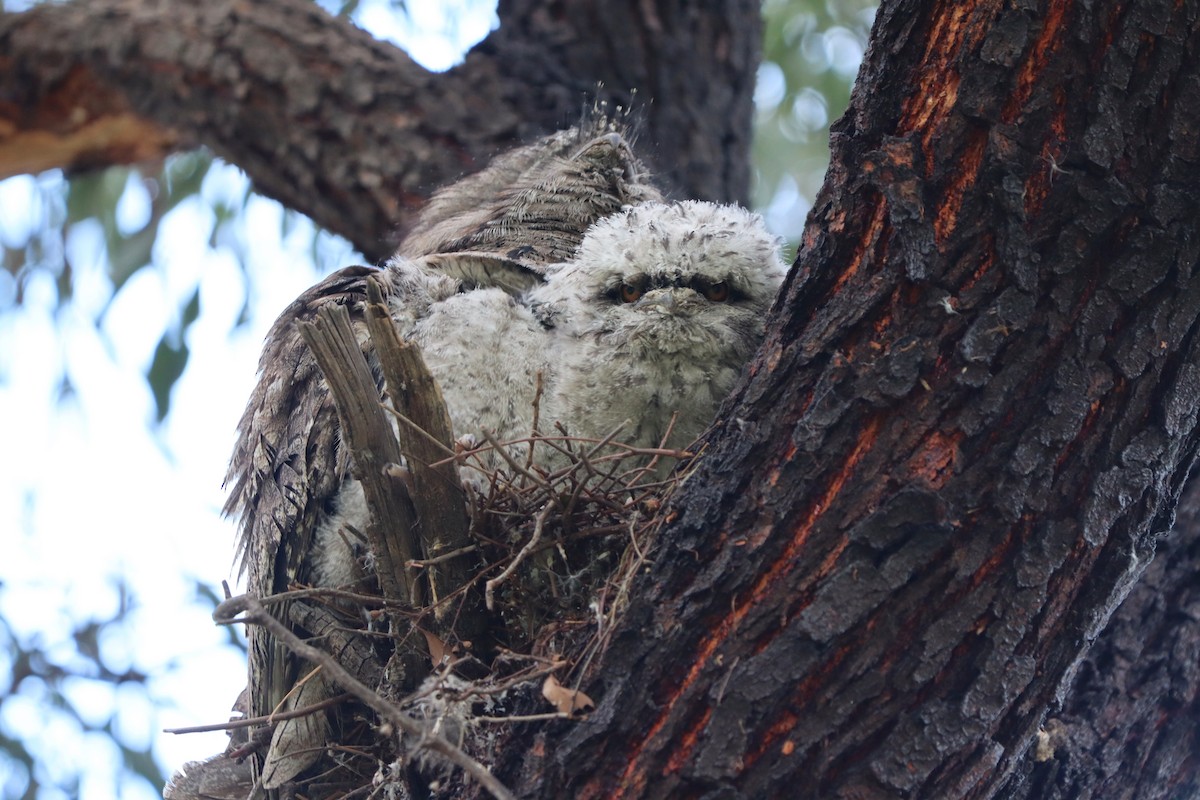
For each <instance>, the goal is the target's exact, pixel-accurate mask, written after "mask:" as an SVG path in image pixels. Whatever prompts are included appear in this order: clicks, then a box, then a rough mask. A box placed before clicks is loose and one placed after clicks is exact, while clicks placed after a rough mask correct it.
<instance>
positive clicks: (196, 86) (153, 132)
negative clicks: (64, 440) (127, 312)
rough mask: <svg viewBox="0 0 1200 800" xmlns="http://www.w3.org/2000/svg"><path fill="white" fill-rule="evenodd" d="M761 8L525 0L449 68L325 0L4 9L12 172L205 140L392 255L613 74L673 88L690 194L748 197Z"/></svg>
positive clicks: (620, 86) (675, 170) (646, 91)
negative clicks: (341, 14)
mask: <svg viewBox="0 0 1200 800" xmlns="http://www.w3.org/2000/svg"><path fill="white" fill-rule="evenodd" d="M757 7H758V6H757V3H756V2H754V0H720V2H716V3H707V4H705V6H704V8H703V9H699V8H693V7H692V6H691V4H682V5H680V4H663V7H661V8H658V7H651V6H648V5H646V4H644V3H638V2H634V1H633V0H627V1H626V2H605V0H575V2H572V3H567V4H563V5H562V6H561V7H557V6H555V5H552V4H546V3H543V2H538V1H537V0H505V2H501V3H500V8H499V10H498V13H499V16H500V20H501V25H500V28H499V29H498V30H497V31H495V32H493V33H492V35H491V36H489V37H488V38H487V39H486V40H485V41H483V42H482V43H481V44H480V45H479V46H477V47H476V48H474V49H473V50H472V51H471V53H470V55H469V57H468V58H467V60H466V62H465V63H463V64H462V65H460V66H459V67H456V68H455V69H452V70H450V71H449V72H446V73H444V74H433V73H429V72H427V71H425V70H424V69H422V68H421V67H420V66H418V65H417V64H415V63H414V62H413V61H412V60H410V59H409V58H408V57H407V56H406V55H405V54H404V53H403V52H402V51H401V50H399V49H398V48H396V47H393V46H391V45H389V44H387V43H383V42H379V41H376V40H375V39H374V38H372V37H371V36H370V35H368V34H367V33H365V32H363V31H361V30H359V29H357V28H355V27H354V26H353V25H351V24H349V23H348V22H346V21H344V20H338V19H335V18H333V17H331V16H330V15H329V14H326V13H325V12H324V11H322V10H320V9H319V8H317V7H316V6H315V5H314V4H313V3H312V1H311V0H272V1H271V2H269V3H243V2H237V0H213V1H212V2H205V3H177V2H172V1H171V0H151V1H150V2H137V3H131V2H128V0H92V1H91V2H87V3H71V4H62V5H46V6H41V7H38V8H35V9H33V10H31V11H28V12H26V13H22V14H4V15H0V176H4V175H11V174H15V173H18V172H30V171H37V170H42V169H49V168H51V167H64V168H67V169H70V170H76V169H86V168H89V167H95V166H102V165H107V164H115V163H131V162H138V161H146V160H148V159H153V158H161V157H162V156H164V155H166V154H168V153H170V152H172V151H174V150H177V149H180V148H187V147H196V146H197V145H205V146H207V147H209V148H211V149H212V150H213V152H215V153H216V154H217V155H219V156H221V157H223V158H225V159H227V160H228V161H231V162H232V163H234V164H237V165H238V166H240V167H241V168H242V169H244V170H245V171H246V172H247V174H248V175H249V176H250V178H251V180H253V182H254V186H255V188H256V189H258V190H259V191H261V192H263V193H264V194H267V195H270V196H271V197H274V198H276V199H277V200H279V201H280V202H282V203H284V204H285V205H287V206H288V207H290V208H293V209H296V210H298V211H302V212H304V213H305V214H307V215H309V216H310V217H312V218H313V219H314V220H315V221H316V222H317V223H318V224H320V225H322V226H324V227H325V228H328V229H329V230H331V231H334V232H335V233H338V234H341V235H342V236H345V237H346V238H348V239H349V240H350V241H351V242H352V243H353V244H354V245H355V247H357V248H358V249H359V250H360V251H361V252H363V253H364V254H365V255H366V256H367V257H368V258H370V259H372V260H375V261H378V260H380V259H383V258H386V257H387V256H389V255H391V253H392V251H393V250H394V249H395V245H396V242H397V241H398V240H399V238H400V234H401V233H402V231H403V229H404V227H405V225H406V224H407V223H408V221H409V219H410V215H411V213H412V212H413V211H414V210H415V209H416V208H418V207H419V206H420V205H421V203H422V202H424V200H425V199H426V198H427V197H428V195H429V192H430V191H431V190H433V189H435V188H437V187H438V186H440V185H442V184H445V183H448V182H449V181H450V180H451V179H453V178H456V177H458V176H460V175H462V174H464V173H466V172H471V171H473V170H475V169H478V168H479V167H481V166H483V164H486V163H487V161H488V159H490V158H491V156H493V155H494V154H495V153H497V152H499V151H501V150H505V149H508V148H509V147H511V146H513V145H514V144H517V143H520V142H525V141H529V140H531V139H533V138H534V137H536V136H538V135H541V134H544V133H549V132H551V131H555V130H559V129H561V128H565V127H568V126H569V125H571V124H573V123H575V122H576V121H578V119H579V117H580V114H581V113H583V110H584V108H585V107H590V105H591V103H592V98H593V97H597V87H598V86H600V87H602V89H601V90H600V92H599V95H598V98H599V99H600V100H603V101H606V102H608V103H609V104H610V105H614V106H615V105H624V106H626V107H628V106H629V105H630V103H631V98H630V93H631V90H633V89H637V90H638V92H639V95H640V98H644V99H645V100H646V101H649V99H650V98H653V102H642V101H641V100H635V101H632V102H633V104H634V107H635V109H637V111H636V115H637V116H639V117H641V118H642V119H643V120H644V130H643V135H642V136H641V139H642V145H643V149H645V150H646V155H647V157H648V158H649V160H650V162H651V164H652V165H655V166H656V168H657V169H658V171H659V173H660V177H662V178H663V179H664V180H665V182H666V184H667V185H668V186H669V187H671V188H672V189H674V190H675V191H676V192H678V193H679V195H680V196H685V197H697V198H703V199H710V200H726V201H730V200H736V201H740V202H745V201H746V199H747V198H748V196H749V175H750V172H749V162H748V152H749V144H750V126H751V122H752V119H753V114H752V111H753V108H752V105H751V96H752V92H753V85H754V74H755V68H756V66H757V64H758V59H759V53H760V28H761V23H760V21H759V19H758V15H757ZM680 65H687V68H686V69H680V68H679V66H680ZM659 153H661V154H662V157H661V158H659V157H657V154H659Z"/></svg>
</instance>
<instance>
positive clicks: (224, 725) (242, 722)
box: [163, 692, 353, 733]
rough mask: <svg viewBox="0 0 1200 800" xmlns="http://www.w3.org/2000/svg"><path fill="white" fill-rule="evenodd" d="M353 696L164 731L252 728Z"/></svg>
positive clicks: (340, 695)
mask: <svg viewBox="0 0 1200 800" xmlns="http://www.w3.org/2000/svg"><path fill="white" fill-rule="evenodd" d="M351 697H353V695H352V694H350V693H349V692H343V693H342V694H339V695H336V696H334V697H329V698H326V699H325V700H322V701H320V702H319V703H313V704H312V705H307V706H304V707H303V708H297V709H295V710H294V711H279V712H277V713H275V714H266V715H264V716H261V717H242V718H241V719H231V720H229V721H228V722H215V723H213V724H212V725H194V726H192V727H190V728H163V733H212V732H213V731H232V730H237V729H238V728H250V727H253V726H255V725H263V724H265V723H269V722H282V721H283V720H285V719H296V718H298V717H307V716H308V715H309V714H315V713H317V712H318V711H324V710H325V709H327V708H333V707H334V706H336V705H338V704H340V703H344V702H346V701H347V700H349V699H350V698H351Z"/></svg>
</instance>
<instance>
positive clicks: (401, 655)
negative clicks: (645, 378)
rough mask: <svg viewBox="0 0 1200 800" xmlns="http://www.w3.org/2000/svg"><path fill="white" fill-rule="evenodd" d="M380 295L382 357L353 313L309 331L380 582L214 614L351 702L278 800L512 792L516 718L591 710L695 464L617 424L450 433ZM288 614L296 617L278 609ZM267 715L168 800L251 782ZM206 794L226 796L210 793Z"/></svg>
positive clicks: (301, 592) (424, 373)
mask: <svg viewBox="0 0 1200 800" xmlns="http://www.w3.org/2000/svg"><path fill="white" fill-rule="evenodd" d="M368 296H369V302H368V305H367V308H366V312H365V324H366V327H367V329H368V331H369V336H370V339H371V341H372V343H373V347H372V348H371V349H370V352H371V353H372V355H371V356H366V355H364V353H363V350H362V348H361V347H360V345H359V344H358V343H357V339H356V337H355V331H354V328H353V325H352V323H351V321H350V318H349V316H348V314H347V312H346V310H345V309H344V308H342V307H338V306H330V307H327V308H323V309H322V310H321V311H320V312H319V314H318V316H317V320H316V322H315V323H313V324H312V325H307V326H306V327H304V329H303V331H302V332H303V333H304V336H305V338H306V340H307V341H308V344H309V346H310V347H311V348H312V349H313V352H314V353H315V354H316V355H317V358H318V362H319V363H320V364H321V367H322V370H323V371H324V373H325V376H326V379H327V381H328V383H329V385H330V388H331V390H332V392H333V396H334V399H335V402H336V404H337V406H338V412H339V421H340V423H341V427H342V434H343V439H344V441H345V442H346V443H347V445H348V446H349V447H351V448H352V450H353V454H354V460H355V464H356V468H357V470H358V471H357V472H356V477H358V478H359V479H360V480H361V481H362V482H363V485H364V492H365V494H366V497H367V501H368V506H369V507H370V510H371V518H372V521H371V524H370V525H369V526H368V530H367V531H363V532H351V533H352V534H356V535H357V534H361V539H362V541H361V545H362V546H361V552H362V554H363V555H362V557H363V563H364V566H365V567H366V569H365V572H366V573H367V574H369V575H370V576H372V577H371V579H370V580H368V581H366V582H364V584H363V585H357V586H351V587H338V588H336V589H334V588H315V587H302V586H297V587H291V588H290V590H289V591H288V592H284V593H281V594H279V595H275V596H273V597H269V598H263V599H256V598H250V597H244V596H243V597H235V598H230V599H228V600H227V601H226V602H225V603H223V604H222V605H221V606H220V607H218V609H217V612H216V613H215V614H214V616H215V617H216V618H217V620H218V621H219V622H223V623H227V624H228V623H246V624H251V625H264V626H265V627H267V628H268V629H269V630H270V632H271V633H272V635H274V636H275V637H276V638H278V639H280V640H281V641H283V642H284V643H285V644H287V645H288V646H289V647H290V648H291V649H292V650H293V651H294V652H296V653H297V654H298V655H300V656H301V657H303V658H304V659H306V660H307V661H308V662H309V663H310V664H312V665H313V667H314V669H320V670H322V671H324V672H325V674H326V675H327V676H330V677H332V678H333V679H334V681H335V682H336V683H338V684H339V685H340V686H341V687H342V688H343V689H344V690H345V692H346V693H345V694H344V695H342V696H340V697H337V698H334V699H333V700H331V701H329V703H327V704H322V706H323V707H322V708H315V709H305V710H304V711H308V713H326V714H330V715H331V718H332V719H333V720H334V721H335V725H334V730H335V731H336V741H333V742H330V743H329V744H328V746H327V748H326V752H325V754H324V756H323V758H322V760H321V762H320V764H319V767H318V768H317V769H314V770H311V771H310V772H309V773H307V775H308V776H309V777H306V778H305V780H304V781H303V782H302V783H297V784H296V785H295V786H291V787H287V789H286V790H285V791H284V792H282V793H281V795H282V796H287V795H288V794H289V792H290V793H291V794H294V795H295V796H299V797H338V798H356V797H361V798H405V797H416V796H431V797H467V796H472V795H476V794H478V793H480V792H483V793H486V794H490V795H491V796H494V797H510V796H512V795H511V793H510V792H509V791H508V789H506V788H505V787H504V786H502V785H501V784H500V783H499V782H498V781H497V780H496V779H495V778H494V777H493V776H492V775H491V773H490V771H489V770H488V768H487V765H488V764H489V763H491V762H493V761H494V756H495V754H496V753H497V752H498V749H499V748H500V747H502V746H503V743H504V741H505V740H506V739H507V737H508V735H509V734H510V733H511V731H512V730H513V728H514V726H517V725H527V724H538V723H541V724H545V723H546V722H547V721H553V720H564V719H565V720H570V719H578V718H580V717H581V716H585V715H586V714H587V713H588V711H589V710H590V709H591V708H592V706H593V701H592V699H591V698H589V697H588V696H587V695H586V694H584V693H583V692H582V691H580V688H579V687H581V686H583V685H586V684H587V682H588V680H589V678H590V677H591V676H592V675H593V674H594V672H595V671H596V670H598V669H599V668H600V664H601V663H602V655H603V653H604V650H605V648H606V647H607V645H608V642H609V637H610V634H611V631H612V630H613V629H614V627H615V624H616V621H617V619H618V618H619V617H620V615H621V614H622V612H623V611H624V609H625V608H626V607H627V605H628V602H629V597H630V592H631V591H632V586H633V583H634V579H635V577H636V576H637V575H638V573H639V572H640V571H642V570H643V568H644V567H645V566H646V564H647V562H648V560H649V559H650V558H651V556H652V552H653V548H654V541H655V533H656V531H657V530H658V528H659V527H660V526H661V524H662V523H663V521H664V517H665V515H666V514H667V511H666V509H667V504H668V500H669V499H670V497H671V495H672V493H673V492H674V491H675V489H676V488H677V487H678V486H679V485H680V483H681V482H682V481H684V480H686V477H687V475H688V472H689V469H688V464H689V461H690V459H691V458H692V454H691V453H689V452H683V451H673V450H666V449H647V448H634V447H629V446H626V445H622V444H621V443H620V430H616V431H613V432H612V433H611V434H610V435H609V436H607V437H605V438H603V439H582V438H577V437H572V436H570V435H569V433H568V432H567V431H565V430H562V429H557V430H554V431H551V432H548V433H547V432H536V433H534V434H533V435H531V436H530V437H528V438H527V439H523V440H521V441H519V442H498V441H495V440H494V439H492V438H490V437H489V436H488V435H487V434H486V433H484V434H483V436H482V440H481V441H480V440H474V439H470V438H469V437H468V438H463V439H457V440H455V439H454V438H453V434H452V432H451V430H450V424H449V417H448V415H447V414H446V410H445V407H444V404H443V403H442V401H441V396H440V392H439V391H438V389H437V386H436V383H435V382H434V381H433V378H432V376H430V375H429V373H428V370H427V369H426V368H425V367H424V364H423V363H422V362H421V359H420V354H419V353H418V352H417V351H416V349H415V348H414V347H413V346H412V345H410V344H408V343H406V342H404V341H403V340H402V339H401V337H400V336H399V335H398V333H397V332H396V330H395V328H394V325H393V324H392V321H391V319H390V317H389V316H388V314H387V310H386V307H384V306H383V304H382V303H381V301H380V297H379V294H378V292H377V291H376V290H375V289H374V288H373V287H372V290H371V291H369V293H368ZM380 374H381V375H382V377H383V383H384V386H385V394H386V396H387V400H386V401H385V402H384V403H382V404H381V403H379V402H377V401H378V397H379V379H378V375H380ZM398 386H403V387H405V391H403V392H393V391H391V390H390V388H389V387H398ZM535 402H536V401H535ZM535 412H536V407H535ZM535 417H536V413H535ZM397 431H398V432H399V437H398V438H397V436H396V433H397ZM464 478H465V479H464ZM281 604H283V605H282V607H285V608H286V609H287V611H286V619H285V620H280V619H277V617H276V615H275V614H273V613H271V611H270V610H269V609H270V608H272V607H277V606H280V605H281ZM270 721H271V720H245V719H235V720H234V721H233V722H231V723H230V726H228V727H231V728H234V729H236V730H235V733H234V735H233V737H232V742H231V746H230V749H229V751H227V753H226V754H224V755H223V756H219V757H217V758H215V759H212V760H210V761H211V762H212V763H211V765H210V764H209V762H206V763H205V764H198V765H189V767H188V768H187V769H186V770H185V771H189V772H190V774H187V775H181V776H177V778H176V780H175V782H174V785H173V787H169V790H168V797H174V798H185V797H190V796H193V795H191V794H189V793H188V792H187V791H185V789H186V785H188V784H189V782H190V783H191V784H195V783H196V782H197V781H198V780H199V779H200V778H203V775H202V770H203V769H204V768H205V767H209V768H210V769H211V770H212V773H211V774H210V777H211V775H212V774H215V772H216V770H217V767H218V766H220V767H221V768H222V769H227V770H229V771H230V772H238V774H239V777H238V778H237V780H238V781H239V782H241V781H249V780H250V778H249V775H248V769H242V768H241V767H240V765H241V763H242V762H243V761H245V760H246V758H247V756H249V755H251V754H253V753H254V752H255V751H256V750H259V749H261V748H263V747H265V746H266V745H267V744H268V743H269V741H270V727H269V723H270ZM264 723H266V724H265V725H264ZM256 724H257V725H259V726H260V727H259V728H258V729H257V730H256V732H255V733H254V734H253V735H250V736H246V735H245V734H244V733H242V734H240V735H239V734H238V733H237V732H236V731H245V730H247V729H251V730H253V729H254V728H253V726H254V725H256ZM565 724H570V723H565ZM217 762H220V763H219V764H218V763H217ZM231 780H232V779H231ZM245 788H246V787H245V786H244V785H243V786H241V787H239V789H238V791H240V790H242V789H245ZM203 792H204V795H203V796H221V795H219V794H218V793H217V792H216V790H215V789H214V787H213V786H212V785H211V782H210V784H209V785H208V786H207V787H205V788H204V790H203ZM200 795H201V792H200V790H199V789H197V790H196V794H195V796H200ZM229 796H239V795H237V794H236V791H231V793H230V794H229ZM240 796H242V797H244V796H246V795H245V794H241V795H240Z"/></svg>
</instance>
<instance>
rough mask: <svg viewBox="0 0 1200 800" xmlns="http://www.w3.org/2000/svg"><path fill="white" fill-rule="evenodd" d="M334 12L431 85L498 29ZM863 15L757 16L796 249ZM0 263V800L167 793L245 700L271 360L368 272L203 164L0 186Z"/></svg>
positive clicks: (771, 212) (762, 75) (412, 16)
mask: <svg viewBox="0 0 1200 800" xmlns="http://www.w3.org/2000/svg"><path fill="white" fill-rule="evenodd" d="M29 5H31V4H18V3H13V2H8V3H5V4H3V5H2V6H0V7H2V8H3V10H4V11H5V12H19V11H22V10H24V9H25V8H27V7H28V6H29ZM321 5H322V6H323V7H325V8H326V10H328V11H331V12H333V13H338V14H341V15H348V16H350V17H351V18H352V19H353V20H354V21H355V22H356V23H357V24H359V25H360V26H362V27H364V28H365V29H367V30H368V31H370V32H371V33H372V34H373V35H375V36H377V37H379V38H381V39H386V40H388V41H392V42H394V43H396V44H399V45H400V46H401V47H403V48H405V49H406V50H407V51H408V52H409V53H410V55H412V56H413V57H414V58H415V59H416V60H418V61H419V62H420V63H421V64H422V65H423V66H425V67H427V68H429V69H434V70H440V69H446V68H448V67H450V66H452V65H453V64H454V63H456V62H457V61H459V60H461V58H462V56H463V54H464V53H465V52H466V51H467V50H468V49H469V48H470V47H471V46H473V45H474V44H475V43H476V42H478V41H479V40H480V39H482V38H483V37H484V36H486V35H487V34H488V32H489V31H490V30H491V29H492V28H493V27H494V26H495V25H496V24H497V23H496V15H495V8H494V3H489V2H486V1H484V0H457V1H455V0H446V2H442V3H437V4H434V3H421V4H409V5H408V6H406V5H405V4H404V3H402V2H395V0H393V2H390V3H389V2H384V1H382V0H381V1H380V2H356V1H351V2H345V3H341V2H329V1H328V0H325V1H324V2H322V3H321ZM873 14H874V3H872V2H870V1H869V0H851V1H850V2H833V0H766V2H765V3H764V4H763V15H764V20H765V38H764V45H763V62H762V65H761V67H760V68H759V71H758V81H757V86H756V89H755V95H754V102H755V113H756V119H755V144H754V151H753V152H754V167H753V189H752V192H753V201H754V204H755V205H756V207H757V208H758V209H759V210H760V211H762V212H763V214H764V215H765V216H766V218H767V220H768V224H770V225H771V226H772V228H773V229H774V230H775V231H776V232H777V233H779V234H781V235H783V236H785V237H787V238H789V239H791V240H794V239H795V238H796V237H797V236H798V235H799V232H800V229H801V226H802V222H803V219H804V216H805V214H806V213H807V210H808V208H809V207H810V205H811V201H812V198H813V196H814V195H815V193H816V190H817V189H818V187H819V186H820V184H821V180H822V176H823V174H824V171H825V167H826V163H827V159H828V154H827V139H828V126H829V123H830V122H831V121H832V120H833V119H835V118H836V117H837V116H838V115H839V114H840V113H841V112H842V110H843V109H844V108H845V106H846V103H847V99H848V95H849V89H850V85H851V82H852V81H853V78H854V75H855V72H856V71H857V69H858V64H859V62H860V60H861V58H862V53H863V48H864V47H865V44H866V40H867V34H868V31H869V28H870V25H871V21H872V18H873ZM793 244H794V241H793ZM0 245H2V246H3V248H4V250H3V252H4V270H2V271H0V414H2V415H3V419H4V430H5V431H6V433H5V436H4V441H5V444H4V448H3V449H4V452H5V453H6V454H7V458H5V459H3V461H2V464H3V466H0V529H2V530H4V532H5V533H4V539H3V552H4V557H3V559H2V560H0V643H2V648H0V787H2V788H0V792H2V793H3V797H5V798H35V797H36V798H52V797H83V798H89V800H90V799H91V798H103V797H118V796H119V797H157V796H159V792H160V790H161V786H162V783H163V781H164V780H165V776H166V775H168V774H170V772H172V771H173V770H175V769H177V768H178V767H179V766H180V765H181V764H182V763H183V762H184V761H186V760H190V759H194V758H199V757H202V756H205V755H208V754H211V753H213V752H216V751H217V750H219V749H220V748H221V747H222V746H223V735H222V734H209V735H194V736H187V737H171V736H170V735H167V734H163V733H161V729H162V728H164V727H173V726H183V725H192V724H199V723H202V722H215V721H218V719H216V718H215V717H214V710H215V709H220V708H223V707H224V706H225V705H227V704H228V703H229V701H230V700H232V698H233V697H234V696H235V695H236V693H237V691H238V690H239V689H240V687H241V685H242V683H243V682H244V674H243V670H244V659H243V656H242V654H241V648H242V643H241V642H240V641H234V640H230V638H229V636H230V634H229V632H228V631H225V630H223V629H217V628H215V627H214V626H212V625H211V623H210V622H209V620H208V614H209V612H210V611H211V609H212V607H213V605H214V604H215V602H216V600H217V598H218V595H219V591H220V590H219V588H218V585H219V582H220V580H221V579H222V578H224V577H226V576H228V574H229V571H230V563H231V560H232V552H233V547H232V541H233V537H232V533H233V530H232V525H231V524H229V523H228V522H226V521H224V520H222V519H221V518H220V516H219V511H218V510H219V507H220V505H221V503H222V501H223V493H222V492H221V489H220V479H221V476H222V475H223V474H224V462H225V459H226V458H227V457H228V453H229V450H230V448H231V446H232V441H233V428H234V424H235V423H236V420H237V417H238V415H239V414H240V413H241V409H242V404H243V403H244V401H245V398H246V396H247V395H248V393H249V389H250V386H251V385H252V380H253V373H254V368H255V363H256V360H257V355H258V348H259V344H260V343H261V340H262V337H263V335H264V334H265V331H266V329H267V327H268V326H269V325H270V323H271V321H272V320H273V318H274V317H275V315H276V314H277V313H278V312H279V311H280V310H281V309H282V307H283V306H284V305H285V304H286V303H287V302H289V301H290V300H291V299H292V297H294V296H295V295H296V294H298V293H299V292H300V291H301V290H302V289H304V288H305V287H306V286H308V285H309V284H311V283H312V282H314V281H315V280H317V279H318V278H319V277H320V276H321V275H323V274H325V273H327V272H329V271H331V270H333V269H336V268H338V267H341V266H345V265H347V264H350V263H355V262H361V261H364V260H365V259H364V257H363V256H362V255H361V254H359V253H358V252H356V251H355V249H354V248H353V247H352V246H351V245H350V244H349V243H348V242H347V241H346V240H344V239H342V238H340V237H338V236H335V235H333V234H330V233H328V232H326V231H324V230H322V229H320V228H319V227H317V226H316V225H314V224H313V223H312V222H311V221H310V220H309V219H308V218H306V217H304V216H303V215H301V214H299V213H297V212H295V211H291V210H288V209H286V208H284V207H283V206H282V205H280V204H279V203H277V202H275V201H274V200H270V199H267V198H265V197H263V196H261V195H259V194H257V193H255V192H254V191H253V190H252V189H251V188H250V182H249V180H248V179H247V178H246V177H245V175H244V174H242V173H241V172H240V171H239V170H238V169H237V168H235V167H232V166H230V165H228V164H226V163H224V162H222V161H221V160H219V159H217V158H215V157H213V156H212V155H211V154H210V153H208V152H207V151H193V152H186V153H181V154H178V155H174V156H170V157H168V158H167V159H166V160H165V161H164V162H163V163H162V165H161V167H160V168H159V169H156V170H147V169H145V168H141V169H139V168H129V167H112V168H108V169H104V170H101V171H94V172H85V173H81V174H79V175H75V176H66V175H64V174H63V173H62V172H61V171H50V172H45V173H42V174H39V175H37V176H21V177H16V178H11V179H9V180H7V181H4V182H2V183H0Z"/></svg>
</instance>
